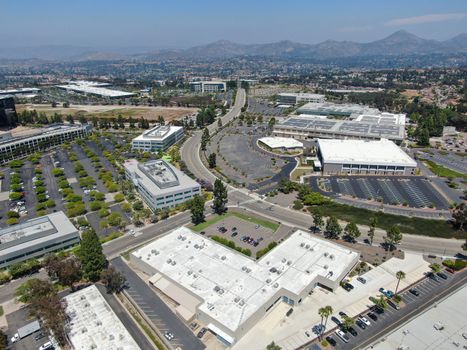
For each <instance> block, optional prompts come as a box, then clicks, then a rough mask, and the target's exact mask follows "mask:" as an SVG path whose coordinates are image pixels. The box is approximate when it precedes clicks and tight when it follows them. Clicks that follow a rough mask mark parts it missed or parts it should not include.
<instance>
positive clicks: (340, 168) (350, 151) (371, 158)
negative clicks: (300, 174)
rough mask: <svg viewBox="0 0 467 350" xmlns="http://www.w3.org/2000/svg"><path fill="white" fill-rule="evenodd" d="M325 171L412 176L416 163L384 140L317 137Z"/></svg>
mask: <svg viewBox="0 0 467 350" xmlns="http://www.w3.org/2000/svg"><path fill="white" fill-rule="evenodd" d="M318 157H319V159H320V161H321V164H322V171H323V173H324V174H348V175H350V174H374V175H415V173H416V170H417V162H415V160H413V159H412V158H410V156H409V155H408V154H407V153H405V152H404V151H403V150H402V149H401V148H400V147H399V146H397V145H396V144H395V143H394V142H392V141H389V140H387V139H381V140H378V141H364V140H326V139H319V140H318Z"/></svg>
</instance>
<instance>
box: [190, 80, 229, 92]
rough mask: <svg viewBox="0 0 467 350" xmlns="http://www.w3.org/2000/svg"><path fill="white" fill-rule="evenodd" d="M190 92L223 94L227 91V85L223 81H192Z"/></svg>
mask: <svg viewBox="0 0 467 350" xmlns="http://www.w3.org/2000/svg"><path fill="white" fill-rule="evenodd" d="M190 85H191V90H193V91H195V92H203V93H204V92H206V93H212V92H223V91H226V90H227V84H226V83H225V82H224V81H193V82H191V83H190Z"/></svg>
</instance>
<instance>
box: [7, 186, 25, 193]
mask: <svg viewBox="0 0 467 350" xmlns="http://www.w3.org/2000/svg"><path fill="white" fill-rule="evenodd" d="M22 189H23V186H21V185H20V184H11V186H10V190H11V191H12V192H20V191H21V190H22Z"/></svg>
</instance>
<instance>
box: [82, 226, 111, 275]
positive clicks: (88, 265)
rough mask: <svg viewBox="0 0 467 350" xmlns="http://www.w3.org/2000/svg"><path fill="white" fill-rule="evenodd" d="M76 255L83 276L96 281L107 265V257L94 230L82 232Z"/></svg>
mask: <svg viewBox="0 0 467 350" xmlns="http://www.w3.org/2000/svg"><path fill="white" fill-rule="evenodd" d="M78 257H79V259H80V261H81V267H82V271H83V276H84V277H85V278H86V279H88V280H90V281H93V282H95V281H98V280H99V277H100V273H101V271H102V270H103V269H105V268H106V267H107V259H106V258H105V255H104V253H102V245H101V243H100V242H99V237H97V234H96V232H95V231H94V230H92V229H91V230H87V231H85V232H84V233H83V235H82V238H81V245H80V249H79V254H78Z"/></svg>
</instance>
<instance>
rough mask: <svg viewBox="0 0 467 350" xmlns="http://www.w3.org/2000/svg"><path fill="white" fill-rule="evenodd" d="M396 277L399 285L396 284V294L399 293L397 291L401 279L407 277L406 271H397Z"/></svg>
mask: <svg viewBox="0 0 467 350" xmlns="http://www.w3.org/2000/svg"><path fill="white" fill-rule="evenodd" d="M396 278H397V285H396V291H395V292H394V294H396V295H397V291H398V290H399V283H400V282H401V280H403V279H404V278H405V272H404V271H397V272H396Z"/></svg>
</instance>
